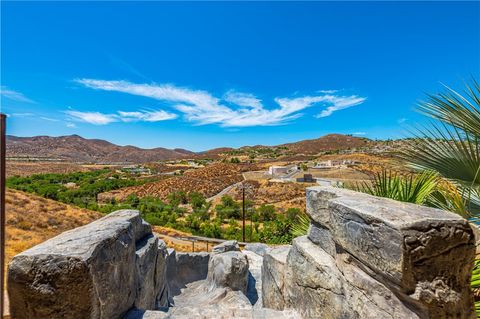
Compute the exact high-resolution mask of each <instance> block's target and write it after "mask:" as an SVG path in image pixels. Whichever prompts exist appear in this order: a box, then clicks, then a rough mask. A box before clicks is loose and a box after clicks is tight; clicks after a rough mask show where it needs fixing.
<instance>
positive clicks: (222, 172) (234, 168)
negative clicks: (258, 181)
mask: <svg viewBox="0 0 480 319" xmlns="http://www.w3.org/2000/svg"><path fill="white" fill-rule="evenodd" d="M255 169H256V166H255V165H253V164H227V163H217V164H212V165H209V166H207V167H204V168H199V169H195V170H189V171H187V172H185V173H184V174H183V175H181V176H174V177H171V178H168V179H165V180H161V181H156V182H152V183H147V184H144V185H140V186H133V187H126V188H123V189H119V190H115V191H111V192H106V193H102V194H99V196H98V199H99V201H104V202H105V201H109V200H110V199H112V198H115V199H116V200H118V201H122V200H124V199H126V198H127V197H128V196H129V195H131V194H135V195H137V196H138V197H146V196H155V197H158V198H161V199H163V200H165V199H167V197H168V195H169V194H171V193H173V192H176V191H185V192H191V191H196V192H199V193H201V194H203V195H204V196H205V197H211V196H213V195H216V194H217V193H219V192H221V191H222V190H223V189H224V188H226V187H228V186H230V185H232V184H235V183H237V182H241V181H242V180H243V176H242V172H246V171H251V170H255Z"/></svg>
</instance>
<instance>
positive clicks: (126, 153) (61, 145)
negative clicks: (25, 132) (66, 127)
mask: <svg viewBox="0 0 480 319" xmlns="http://www.w3.org/2000/svg"><path fill="white" fill-rule="evenodd" d="M193 154H195V153H193V152H190V151H187V150H183V149H173V150H171V149H166V148H161V147H158V148H152V149H142V148H139V147H135V146H131V145H127V146H119V145H115V144H112V143H110V142H107V141H104V140H99V139H86V138H83V137H81V136H78V135H69V136H59V137H51V136H34V137H16V136H7V156H8V157H24V156H26V157H33V158H49V159H62V160H68V161H73V162H88V163H146V162H153V161H161V160H169V159H179V158H185V157H192V155H193Z"/></svg>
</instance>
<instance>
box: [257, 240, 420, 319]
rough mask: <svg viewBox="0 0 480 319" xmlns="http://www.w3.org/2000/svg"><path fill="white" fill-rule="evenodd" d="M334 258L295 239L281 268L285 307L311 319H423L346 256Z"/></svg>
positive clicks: (320, 249) (312, 245)
mask: <svg viewBox="0 0 480 319" xmlns="http://www.w3.org/2000/svg"><path fill="white" fill-rule="evenodd" d="M336 258H337V259H338V260H337V259H336ZM336 258H334V257H332V256H331V255H330V254H328V253H326V252H325V251H324V250H323V249H322V248H320V247H319V246H317V245H315V244H314V243H313V242H312V241H310V240H309V239H308V238H307V237H306V236H304V237H298V238H296V239H295V240H294V242H293V245H292V249H291V250H290V252H289V254H288V257H287V264H286V269H285V279H284V280H285V288H284V289H285V307H286V308H294V309H295V310H297V311H298V312H299V313H300V314H301V315H302V317H303V318H312V319H313V318H332V319H334V318H349V319H363V318H371V319H374V318H397V319H401V318H410V319H414V318H424V317H423V316H420V315H418V314H416V313H415V312H413V311H412V310H410V309H409V307H408V306H406V305H404V303H403V302H402V300H401V299H400V298H399V297H398V296H397V295H396V294H395V293H393V292H392V291H391V290H390V289H389V287H387V286H386V285H384V284H382V283H381V282H379V281H377V280H376V279H374V278H373V277H371V276H370V275H369V274H367V273H366V272H365V271H364V270H363V269H362V268H361V267H359V266H358V265H355V264H354V263H353V262H352V259H351V257H350V255H348V254H346V255H342V254H337V257H336ZM264 300H265V292H264Z"/></svg>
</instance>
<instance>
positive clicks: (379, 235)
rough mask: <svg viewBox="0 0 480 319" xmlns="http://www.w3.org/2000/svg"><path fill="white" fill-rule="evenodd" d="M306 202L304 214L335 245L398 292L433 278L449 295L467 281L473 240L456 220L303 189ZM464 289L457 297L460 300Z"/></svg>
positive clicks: (329, 190) (344, 193)
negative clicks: (328, 231)
mask: <svg viewBox="0 0 480 319" xmlns="http://www.w3.org/2000/svg"><path fill="white" fill-rule="evenodd" d="M307 203H308V205H307V213H308V214H309V215H310V217H311V218H312V219H313V220H314V221H315V222H317V223H319V224H320V225H322V226H323V227H325V228H326V229H328V230H330V232H331V235H332V237H333V238H334V241H335V242H336V243H337V244H338V245H340V246H341V247H343V248H344V249H345V250H346V251H348V252H349V253H350V254H351V255H353V256H355V257H356V258H357V259H359V260H361V261H362V263H364V264H365V265H367V266H368V267H370V268H372V269H375V271H376V272H377V273H379V274H382V275H383V276H385V277H386V279H387V280H389V281H391V282H392V284H393V285H398V286H400V287H401V288H402V290H403V291H414V290H415V289H417V285H421V283H422V282H425V281H426V282H430V281H431V280H432V279H433V278H432V275H433V274H437V275H438V276H440V277H441V278H439V279H440V280H442V282H443V284H445V285H447V286H450V287H451V288H452V289H453V290H458V288H457V287H459V286H462V285H463V284H462V283H464V282H465V280H468V274H467V273H469V272H470V266H468V265H469V264H470V263H471V261H472V260H473V255H474V249H475V247H474V236H473V231H472V229H471V227H470V226H469V224H468V222H467V221H466V220H465V219H463V218H461V217H460V216H458V215H455V214H453V213H449V212H445V211H442V210H439V209H434V208H428V207H422V206H418V205H413V204H409V203H402V202H397V201H393V200H389V199H385V198H378V197H374V196H370V195H366V194H361V193H357V192H353V191H349V190H345V189H340V188H334V187H310V188H308V189H307ZM446 260H451V261H454V262H445V261H446ZM467 268H468V269H467ZM463 286H464V285H463ZM432 289H433V288H432ZM468 290H469V288H468V287H466V286H464V288H463V289H462V291H457V293H459V294H460V295H463V297H465V298H466V297H467V296H468V295H469V294H470V293H469V291H468ZM419 298H420V299H422V297H420V295H419ZM427 299H428V297H427ZM467 299H468V298H467ZM425 302H427V301H426V299H425ZM437 306H440V304H438V305H437Z"/></svg>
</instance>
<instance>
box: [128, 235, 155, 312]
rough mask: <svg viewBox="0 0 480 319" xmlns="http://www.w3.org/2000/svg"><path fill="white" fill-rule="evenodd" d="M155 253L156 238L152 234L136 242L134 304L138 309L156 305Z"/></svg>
mask: <svg viewBox="0 0 480 319" xmlns="http://www.w3.org/2000/svg"><path fill="white" fill-rule="evenodd" d="M157 255H158V238H157V237H155V236H153V234H151V235H149V236H146V237H144V238H143V239H141V240H139V241H138V242H137V244H136V251H135V257H136V260H135V266H136V281H137V285H136V286H137V294H136V297H135V303H134V306H135V307H137V308H138V309H154V308H155V307H156V297H157V292H156V288H157V287H156V282H155V279H156V278H155V277H156V271H157V268H156V264H157V259H158V258H157ZM160 259H161V257H160Z"/></svg>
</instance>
